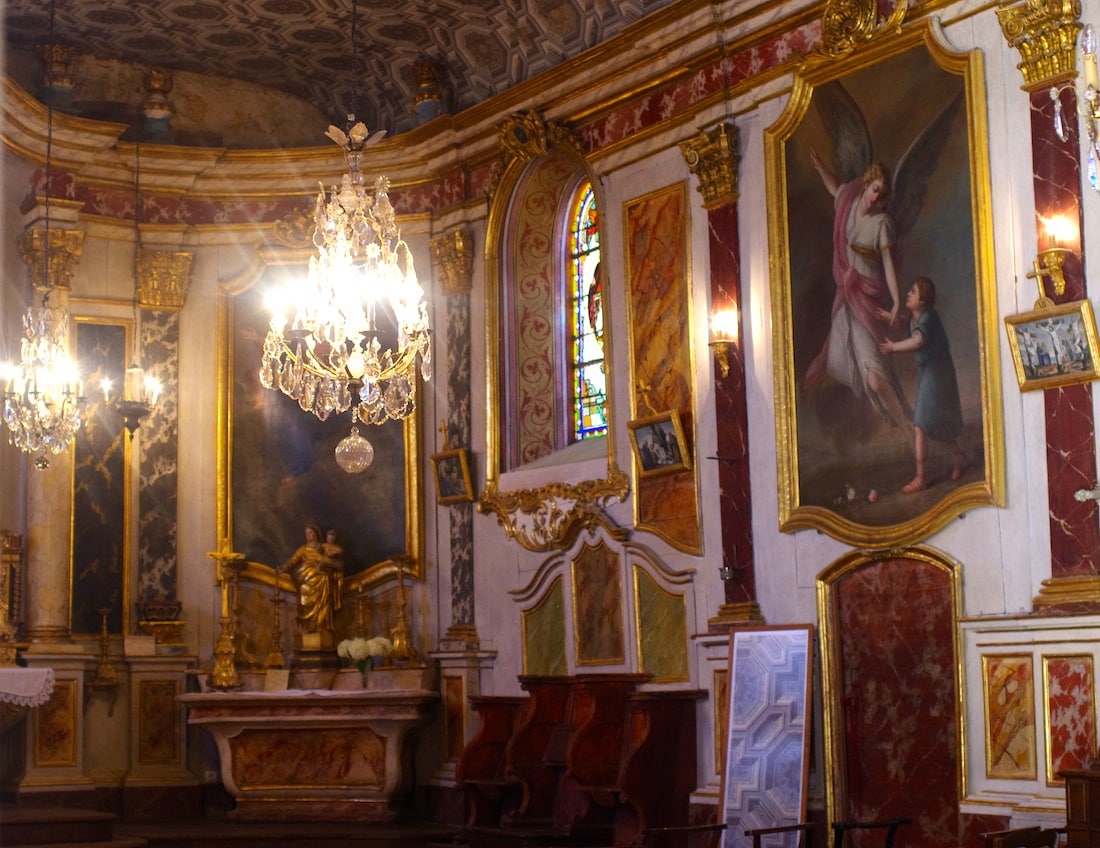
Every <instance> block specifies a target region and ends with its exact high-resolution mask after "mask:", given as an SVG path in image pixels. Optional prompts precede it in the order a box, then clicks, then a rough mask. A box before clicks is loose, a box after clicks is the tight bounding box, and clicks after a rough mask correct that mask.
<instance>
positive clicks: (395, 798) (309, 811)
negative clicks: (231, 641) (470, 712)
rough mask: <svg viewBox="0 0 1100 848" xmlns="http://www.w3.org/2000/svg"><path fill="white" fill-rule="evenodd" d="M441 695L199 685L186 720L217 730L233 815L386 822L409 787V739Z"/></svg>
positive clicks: (189, 697)
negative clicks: (222, 688) (208, 688)
mask: <svg viewBox="0 0 1100 848" xmlns="http://www.w3.org/2000/svg"><path fill="white" fill-rule="evenodd" d="M438 699H439V695H438V693H436V692H432V691H430V690H427V689H392V690H366V689H358V690H319V689H287V690H283V691H280V692H241V691H236V692H234V691H228V692H196V693H188V694H184V695H180V696H179V700H180V702H182V703H183V704H184V705H185V706H186V707H187V709H188V718H187V721H188V724H193V725H197V726H200V727H202V728H204V729H205V730H206V731H207V732H208V733H210V735H211V736H212V737H213V738H214V741H215V743H216V744H217V748H218V754H219V757H220V759H221V779H222V783H223V784H224V786H225V788H226V790H227V791H228V792H229V793H230V794H231V795H232V796H233V798H234V799H235V800H236V802H237V807H236V809H235V810H234V811H233V812H232V813H230V816H231V817H233V818H236V819H238V820H251V821H255V820H264V821H345V822H346V821H363V822H387V821H392V820H393V819H394V818H395V817H396V816H397V814H398V812H400V803H401V801H402V799H403V797H404V796H405V795H406V794H407V793H408V792H409V791H411V789H412V781H413V777H414V775H413V769H412V757H413V746H412V741H413V738H414V736H415V733H416V731H417V730H418V729H419V728H420V727H422V726H424V725H425V724H427V723H428V721H429V719H430V718H431V712H432V707H433V706H434V704H435V702H436V701H438Z"/></svg>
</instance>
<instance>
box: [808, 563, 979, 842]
mask: <svg viewBox="0 0 1100 848" xmlns="http://www.w3.org/2000/svg"><path fill="white" fill-rule="evenodd" d="M831 594H832V599H831V604H832V605H833V609H834V612H835V617H836V630H835V631H833V632H834V633H837V634H839V636H838V637H836V638H839V639H840V645H839V655H840V666H841V667H840V669H839V677H840V680H841V681H842V689H841V691H840V692H839V693H838V694H839V697H840V699H841V701H840V703H839V704H837V705H836V706H837V707H839V709H840V710H841V711H842V715H843V725H844V732H843V736H844V738H843V742H842V744H843V745H844V746H845V748H846V751H847V760H846V764H847V775H846V779H847V784H848V785H847V797H848V809H847V810H844V811H841V815H842V817H844V818H850V819H858V820H864V821H874V820H879V819H885V818H890V817H892V816H908V817H910V818H912V820H913V824H912V826H911V827H907V828H906V833H905V836H904V843H905V844H907V845H921V846H925V848H934V846H942V848H949V846H950V848H954V846H957V845H958V844H959V841H958V830H959V822H958V797H957V787H958V785H959V783H958V780H959V750H958V738H957V734H956V727H957V710H958V691H957V687H956V683H955V669H956V662H957V657H956V656H955V609H954V601H953V593H952V576H951V574H950V573H949V572H948V571H947V570H946V569H944V568H941V567H937V566H936V565H934V564H932V563H929V562H925V561H921V560H911V559H886V560H877V561H874V562H871V563H868V564H866V565H864V566H863V567H860V568H858V569H853V570H852V571H849V572H847V573H845V574H844V575H843V576H841V577H840V578H838V580H837V581H836V583H835V584H834V586H833V587H832V589H831ZM828 649H829V650H830V651H832V650H833V649H834V648H833V646H829V648H828Z"/></svg>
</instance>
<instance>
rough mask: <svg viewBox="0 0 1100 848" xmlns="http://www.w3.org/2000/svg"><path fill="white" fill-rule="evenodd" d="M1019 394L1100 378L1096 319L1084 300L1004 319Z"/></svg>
mask: <svg viewBox="0 0 1100 848" xmlns="http://www.w3.org/2000/svg"><path fill="white" fill-rule="evenodd" d="M1005 329H1006V330H1007V331H1008V346H1009V348H1010V349H1011V350H1012V364H1013V365H1015V366H1016V379H1017V381H1019V383H1020V391H1021V392H1030V391H1033V390H1035V389H1049V388H1053V387H1054V386H1068V385H1071V384H1073V383H1085V382H1088V381H1089V380H1095V379H1096V378H1097V377H1100V371H1098V370H1097V369H1098V363H1100V345H1098V344H1097V340H1096V319H1095V318H1094V317H1093V314H1092V304H1091V303H1090V302H1089V301H1087V300H1078V301H1074V302H1073V303H1063V304H1060V305H1058V306H1043V307H1040V308H1038V309H1035V310H1034V311H1032V312H1021V313H1020V314H1018V315H1009V316H1008V317H1007V318H1005Z"/></svg>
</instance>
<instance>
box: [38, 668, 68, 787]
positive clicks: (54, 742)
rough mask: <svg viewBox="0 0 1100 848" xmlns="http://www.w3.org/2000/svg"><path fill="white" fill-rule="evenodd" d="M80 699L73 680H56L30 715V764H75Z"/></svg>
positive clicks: (50, 765)
mask: <svg viewBox="0 0 1100 848" xmlns="http://www.w3.org/2000/svg"><path fill="white" fill-rule="evenodd" d="M79 710H80V702H79V701H78V700H77V685H76V681H75V680H56V681H55V682H54V687H53V694H52V695H51V696H50V700H49V701H47V702H46V703H45V704H43V705H42V706H41V707H39V708H38V709H36V710H35V711H34V713H33V716H34V762H33V763H32V765H33V766H39V767H41V766H49V767H53V766H75V765H76V764H77V745H79V744H80V739H79V738H78V737H77V725H78V722H79V717H80V716H79Z"/></svg>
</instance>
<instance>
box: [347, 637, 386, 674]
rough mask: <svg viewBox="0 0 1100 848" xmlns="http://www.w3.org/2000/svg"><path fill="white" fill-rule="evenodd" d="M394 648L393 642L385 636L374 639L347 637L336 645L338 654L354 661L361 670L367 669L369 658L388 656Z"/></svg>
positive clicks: (350, 661)
mask: <svg viewBox="0 0 1100 848" xmlns="http://www.w3.org/2000/svg"><path fill="white" fill-rule="evenodd" d="M392 650H393V642H391V641H390V640H389V639H387V638H386V637H385V636H375V637H374V638H373V639H364V638H363V637H362V636H356V637H355V638H354V639H345V640H344V641H342V642H341V643H340V644H339V645H337V646H336V653H337V655H339V656H340V657H342V658H344V659H345V660H347V661H348V662H349V663H354V664H355V665H356V666H358V667H359V670H360V671H366V670H367V660H370V659H373V658H374V657H384V656H387V655H388V654H389V653H390V651H392Z"/></svg>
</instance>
